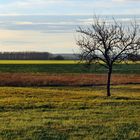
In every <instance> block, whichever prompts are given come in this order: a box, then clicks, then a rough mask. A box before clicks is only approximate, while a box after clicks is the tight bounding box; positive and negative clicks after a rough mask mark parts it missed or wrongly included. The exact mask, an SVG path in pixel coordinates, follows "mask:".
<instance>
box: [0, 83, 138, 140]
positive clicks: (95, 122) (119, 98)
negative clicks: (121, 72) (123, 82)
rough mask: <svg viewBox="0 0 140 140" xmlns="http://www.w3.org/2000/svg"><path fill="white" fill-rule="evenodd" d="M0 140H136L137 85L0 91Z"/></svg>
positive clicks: (1, 89) (8, 88) (9, 88)
mask: <svg viewBox="0 0 140 140" xmlns="http://www.w3.org/2000/svg"><path fill="white" fill-rule="evenodd" d="M0 91H1V94H0V124H1V125H0V139H2V140H16V139H18V140H19V139H20V140H27V139H30V140H67V139H70V140H78V139H80V140H82V139H84V140H103V139H107V140H129V139H131V140H139V138H140V118H139V116H140V93H139V91H140V86H139V85H131V86H130V85H127V86H113V87H112V93H113V95H112V97H110V98H108V97H106V96H105V87H104V86H102V87H87V88H82V87H81V88H79V87H53V88H52V87H48V88H32V87H30V88H21V87H20V88H17V87H1V88H0Z"/></svg>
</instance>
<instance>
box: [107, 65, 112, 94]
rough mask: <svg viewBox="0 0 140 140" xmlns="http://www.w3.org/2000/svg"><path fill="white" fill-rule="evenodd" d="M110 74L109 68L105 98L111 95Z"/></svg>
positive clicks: (110, 69)
mask: <svg viewBox="0 0 140 140" xmlns="http://www.w3.org/2000/svg"><path fill="white" fill-rule="evenodd" d="M111 74H112V67H111V68H109V71H108V79H107V96H111V93H110V82H111Z"/></svg>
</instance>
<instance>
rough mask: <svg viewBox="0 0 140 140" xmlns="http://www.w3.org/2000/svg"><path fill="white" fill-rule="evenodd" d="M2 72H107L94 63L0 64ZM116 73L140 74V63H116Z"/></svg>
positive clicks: (114, 69) (114, 70) (114, 68)
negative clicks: (87, 64)
mask: <svg viewBox="0 0 140 140" xmlns="http://www.w3.org/2000/svg"><path fill="white" fill-rule="evenodd" d="M0 72H10V73H17V72H24V73H42V72H44V73H106V72H107V70H106V69H105V68H104V67H100V66H99V65H95V64H93V65H92V66H91V69H89V68H87V67H85V65H83V64H22V63H21V64H0ZM113 72H114V73H120V74H134V73H135V74H140V64H116V65H114V67H113Z"/></svg>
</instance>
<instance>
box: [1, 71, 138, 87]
mask: <svg viewBox="0 0 140 140" xmlns="http://www.w3.org/2000/svg"><path fill="white" fill-rule="evenodd" d="M106 79H107V75H105V74H29V73H13V74H11V73H0V86H92V85H104V84H106ZM112 84H114V85H119V84H140V75H135V74H127V75H126V74H113V75H112Z"/></svg>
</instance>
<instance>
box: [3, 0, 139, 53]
mask: <svg viewBox="0 0 140 140" xmlns="http://www.w3.org/2000/svg"><path fill="white" fill-rule="evenodd" d="M95 14H96V15H110V17H112V16H115V17H116V18H117V19H118V20H121V21H123V22H125V23H127V22H128V21H129V20H130V19H132V18H137V20H138V21H139V22H140V0H0V32H1V34H0V51H49V52H52V53H73V52H75V51H78V47H76V43H75V36H76V33H75V30H76V27H78V26H79V25H87V24H89V23H91V22H92V20H93V15H95ZM117 15H119V16H117Z"/></svg>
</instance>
